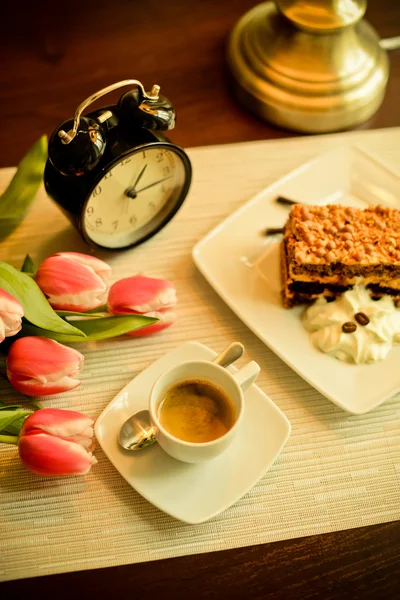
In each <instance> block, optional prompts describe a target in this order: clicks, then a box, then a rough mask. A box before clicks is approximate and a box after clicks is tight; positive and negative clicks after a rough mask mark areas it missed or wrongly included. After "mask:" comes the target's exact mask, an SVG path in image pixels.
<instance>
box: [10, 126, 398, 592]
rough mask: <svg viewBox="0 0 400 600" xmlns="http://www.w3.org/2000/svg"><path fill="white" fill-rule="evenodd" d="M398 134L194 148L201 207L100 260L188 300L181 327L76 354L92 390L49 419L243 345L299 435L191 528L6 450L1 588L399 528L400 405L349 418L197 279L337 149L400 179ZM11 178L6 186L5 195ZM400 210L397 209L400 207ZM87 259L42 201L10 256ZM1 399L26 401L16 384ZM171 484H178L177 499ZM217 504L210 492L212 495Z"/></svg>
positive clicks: (182, 305) (96, 479)
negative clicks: (231, 225) (41, 472)
mask: <svg viewBox="0 0 400 600" xmlns="http://www.w3.org/2000/svg"><path fill="white" fill-rule="evenodd" d="M399 141H400V130H399V129H392V130H381V131H374V132H356V133H348V134H340V135H333V136H332V135H331V136H320V137H308V138H302V139H294V140H279V141H267V142H256V143H246V144H238V145H227V146H219V147H206V148H197V149H192V150H191V151H189V153H190V156H191V159H192V161H193V167H194V183H193V188H192V190H191V193H190V196H189V197H188V199H187V200H186V202H185V204H184V206H183V208H182V209H181V211H180V212H179V214H178V216H177V217H176V218H175V219H174V220H173V221H172V222H171V223H170V224H169V225H168V226H167V227H166V228H165V229H164V230H163V231H162V232H161V233H159V234H158V235H157V236H156V237H155V238H154V239H152V240H151V241H149V242H148V243H146V244H145V245H143V246H141V247H139V248H137V249H134V250H131V251H126V252H122V253H117V254H106V253H98V254H97V256H99V257H100V258H103V259H105V260H106V261H107V262H109V264H111V266H112V268H113V280H117V279H120V278H122V277H126V276H129V275H132V274H135V273H138V272H144V273H146V274H148V275H150V276H155V277H165V278H168V279H170V280H171V281H173V282H174V283H175V285H176V287H177V290H178V296H179V304H178V321H177V322H176V323H175V324H174V325H173V327H171V328H170V329H168V330H166V331H165V332H163V333H160V334H158V335H155V336H153V337H148V338H141V339H140V338H138V339H131V338H126V339H125V338H120V339H118V340H117V339H114V340H109V341H104V342H97V343H89V344H86V345H83V344H81V345H76V347H77V348H78V349H79V350H81V351H82V352H83V353H84V354H85V357H86V364H85V369H84V371H83V373H82V385H81V386H80V387H79V388H77V389H76V390H74V391H72V392H68V393H65V394H61V395H59V396H54V397H51V398H49V399H47V400H45V401H44V404H45V405H46V406H52V407H60V408H68V409H75V410H81V411H82V412H85V413H87V414H89V415H91V416H92V417H94V418H96V417H97V416H98V415H99V414H100V413H101V412H102V410H103V409H104V407H105V406H106V405H107V404H108V403H109V402H110V401H111V400H112V399H113V398H114V396H115V395H116V394H117V392H118V391H119V390H120V389H121V388H122V387H123V386H125V385H126V384H127V383H128V381H130V380H131V379H132V378H133V377H135V375H137V374H138V373H139V372H140V371H141V370H142V369H143V368H145V367H147V366H148V365H149V364H150V363H151V362H152V361H154V360H155V359H157V358H159V357H160V356H162V355H163V354H164V353H165V352H168V351H169V350H171V349H173V348H175V347H176V346H177V345H179V344H180V343H182V342H184V341H187V340H190V339H191V340H198V341H200V342H202V343H203V344H207V345H208V346H209V347H211V348H212V349H213V350H215V351H217V352H219V351H221V350H222V349H223V348H224V347H225V346H226V345H227V343H229V342H231V341H233V340H240V341H241V342H242V343H243V344H244V345H245V347H246V353H245V356H244V357H243V359H241V361H239V363H238V366H241V365H242V364H244V363H245V362H247V361H248V360H252V359H253V360H256V361H257V362H258V363H259V364H260V366H261V369H262V373H261V375H260V377H259V380H258V385H259V386H260V387H261V388H262V389H263V390H264V391H265V392H266V393H267V394H268V395H269V396H270V398H271V399H272V400H273V401H274V402H275V403H276V404H277V405H278V406H279V407H280V408H281V409H282V410H283V412H284V413H285V414H286V416H287V417H288V418H289V420H290V422H291V424H292V434H291V437H290V438H289V441H288V442H287V444H286V446H285V448H284V450H283V452H282V453H281V455H280V456H279V457H278V459H277V460H276V462H275V463H274V465H273V466H272V467H271V469H270V470H269V471H268V472H267V473H266V474H265V476H264V477H263V478H262V479H261V480H260V482H259V483H258V484H257V485H256V486H255V487H254V488H253V489H252V490H251V491H250V492H249V493H247V494H246V495H245V496H244V497H243V498H242V499H241V500H240V501H238V502H237V503H236V504H235V505H233V506H232V507H231V508H230V509H228V510H226V511H225V512H223V513H222V514H220V515H219V516H217V517H215V518H214V519H212V520H211V521H208V522H206V523H203V524H201V525H196V526H193V525H186V524H184V523H181V522H179V521H176V520H174V519H173V518H171V517H169V516H167V515H165V514H164V513H162V512H160V511H159V510H158V509H156V508H155V507H153V506H152V505H151V504H149V503H148V502H147V501H146V500H144V499H143V498H142V497H141V496H140V495H139V494H138V493H137V492H135V490H133V489H132V488H131V487H130V486H129V485H128V484H127V483H126V481H125V480H124V479H123V478H122V477H121V476H120V475H119V473H118V472H117V471H116V470H115V469H114V467H113V466H112V465H111V464H110V463H109V461H108V460H107V458H106V457H105V455H104V454H103V453H102V451H101V449H100V448H97V450H96V452H95V454H96V456H97V458H98V461H99V463H98V464H97V465H96V466H95V467H94V468H93V469H92V470H91V471H90V473H89V474H88V475H86V476H84V477H70V478H67V477H61V478H45V477H37V476H34V475H32V474H30V473H29V472H28V471H26V470H25V469H24V468H23V467H22V465H20V463H19V461H18V458H17V453H16V448H15V447H11V446H10V447H8V446H2V447H0V532H1V534H0V557H1V558H0V580H2V581H5V580H11V579H18V578H24V577H32V576H40V575H45V574H51V573H61V572H67V571H77V570H82V569H91V568H97V567H106V566H112V565H121V564H127V563H135V562H140V561H148V560H156V559H161V558H166V557H175V556H181V555H186V554H195V553H200V552H209V551H217V550H222V549H226V548H233V547H240V546H246V545H252V544H261V543H266V542H271V541H275V540H283V539H289V538H294V537H301V536H308V535H312V534H321V533H324V532H330V531H336V530H343V529H347V528H352V527H359V526H363V525H370V524H375V523H382V522H387V521H392V520H396V519H398V518H399V517H400V420H399V417H400V395H398V396H396V397H394V398H392V399H391V400H389V401H387V402H385V403H384V404H383V405H382V406H381V407H379V408H378V409H376V410H374V411H372V412H370V413H368V414H365V415H361V416H352V415H349V414H348V413H345V412H343V411H342V410H340V409H339V408H337V407H336V406H335V405H333V404H332V403H331V402H329V400H327V399H326V398H324V397H323V396H321V395H320V394H319V393H318V392H317V391H315V390H314V389H313V388H312V387H310V386H309V385H308V384H307V383H306V382H305V381H303V380H302V379H301V377H299V376H298V375H297V374H295V373H294V372H293V371H292V370H291V369H290V368H289V367H288V366H286V365H285V364H284V363H283V362H282V361H281V360H280V359H279V358H277V357H276V356H275V355H274V353H273V352H272V351H271V350H269V349H268V348H267V347H266V346H265V345H264V344H263V343H262V342H261V341H260V340H259V339H258V338H257V337H256V336H255V335H254V334H253V333H251V332H250V331H249V330H248V329H247V328H246V327H245V325H244V324H243V323H242V322H241V321H240V320H239V319H238V318H237V317H236V316H235V315H234V314H233V313H232V312H231V311H230V309H229V308H227V306H226V305H225V304H224V302H223V301H222V300H221V299H220V298H219V296H218V295H217V294H216V293H215V292H214V291H213V289H212V288H211V287H210V286H209V285H208V284H207V282H206V281H205V280H204V279H203V277H202V276H201V275H200V274H199V273H198V271H197V270H196V268H195V266H194V264H193V261H192V259H191V250H192V248H193V246H194V245H195V243H196V242H197V241H199V240H200V239H201V238H202V237H203V236H204V235H205V234H206V233H207V232H208V231H209V230H210V229H211V228H213V227H215V226H216V225H217V224H218V223H219V222H221V221H222V220H223V219H224V218H225V217H226V216H227V215H229V214H230V213H231V212H233V211H234V210H236V209H237V208H238V207H239V206H241V205H242V204H243V203H244V202H246V201H247V200H248V199H249V198H251V197H252V196H253V195H254V194H255V193H257V192H258V191H260V190H261V189H262V188H264V187H265V186H267V185H268V184H270V183H272V182H273V181H275V180H276V179H278V178H279V177H281V176H283V175H284V174H286V173H287V172H289V171H290V170H292V169H293V168H295V167H297V166H299V165H300V164H302V163H303V162H304V161H306V160H308V159H309V158H312V157H314V156H316V155H318V154H319V153H320V152H322V151H325V150H327V149H329V148H331V147H333V146H336V145H339V144H343V143H354V142H355V143H357V144H359V145H360V146H362V148H364V149H366V150H367V151H368V152H370V153H371V154H375V155H377V156H378V157H380V158H382V159H383V160H384V161H386V163H387V165H388V167H389V168H392V169H393V170H396V168H398V167H400V144H399ZM11 174H12V169H5V170H3V171H2V172H1V173H0V176H1V180H0V181H1V184H2V187H4V186H5V185H6V183H7V181H8V180H9V177H10V176H11ZM399 201H400V198H399ZM62 250H63V251H71V250H74V251H78V252H88V249H87V247H86V246H85V244H84V243H83V242H82V241H81V240H80V238H79V236H78V234H77V233H76V232H75V231H74V230H73V229H72V228H71V226H70V224H69V223H68V221H67V220H66V219H65V217H64V216H63V215H62V214H61V212H60V211H59V210H58V208H57V207H56V206H55V205H54V204H53V203H52V202H51V201H50V200H49V199H48V198H47V197H46V196H45V193H44V192H43V191H42V192H41V193H40V195H39V197H38V199H37V201H36V202H35V204H34V206H33V207H32V209H31V210H30V211H29V214H28V215H27V217H26V218H25V220H24V222H23V223H22V224H21V225H20V227H18V229H16V230H15V231H14V232H13V233H12V235H11V236H10V237H9V238H7V240H4V241H2V242H1V243H0V258H1V260H4V261H7V262H10V263H12V264H13V265H14V266H16V267H20V266H21V264H22V262H23V258H24V256H25V254H26V253H27V252H29V253H30V254H31V255H32V257H33V259H34V260H35V261H37V262H39V261H41V260H42V259H43V258H45V257H46V256H48V255H49V254H51V253H53V252H56V251H62ZM0 398H1V399H2V400H4V401H7V402H10V403H16V402H19V401H20V397H19V396H18V394H17V393H16V392H14V391H13V390H12V389H11V388H10V387H9V385H8V384H7V382H5V381H4V382H2V383H1V386H0ZM173 484H174V482H173V481H171V486H173ZM205 493H207V490H205Z"/></svg>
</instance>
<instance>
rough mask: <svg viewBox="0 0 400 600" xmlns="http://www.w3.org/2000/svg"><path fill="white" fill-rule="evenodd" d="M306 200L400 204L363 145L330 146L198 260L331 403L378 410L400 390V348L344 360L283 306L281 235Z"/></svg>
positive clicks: (269, 192)
mask: <svg viewBox="0 0 400 600" xmlns="http://www.w3.org/2000/svg"><path fill="white" fill-rule="evenodd" d="M279 195H280V196H285V197H287V198H290V199H293V200H296V201H299V202H302V203H305V204H328V203H330V204H335V203H336V204H344V205H351V206H356V207H360V208H363V207H365V206H367V205H368V204H382V205H385V206H390V207H394V208H395V207H400V179H399V176H397V175H396V173H394V172H393V171H391V170H390V169H389V168H388V167H386V166H385V165H383V164H380V163H378V162H377V161H375V160H373V159H372V158H371V157H370V156H368V155H367V154H365V153H364V152H363V151H362V150H361V149H359V148H357V147H354V146H353V147H351V146H344V147H340V148H336V149H334V150H331V151H329V152H327V153H325V154H323V155H321V156H319V157H317V158H316V159H314V160H312V161H310V162H308V163H306V164H304V165H303V166H301V167H300V168H298V169H296V170H295V171H293V172H291V173H289V174H288V175H287V176H285V177H284V178H283V179H281V180H279V181H277V182H276V183H275V184H273V185H272V186H270V187H268V188H267V189H265V190H263V191H262V192H260V193H259V194H258V195H257V196H255V197H254V198H253V199H252V200H250V201H249V202H247V203H246V204H245V205H244V206H242V207H241V208H240V209H239V210H238V211H236V212H235V213H234V214H232V215H231V216H230V217H228V219H226V220H225V221H224V222H223V223H221V224H220V225H219V226H218V227H216V228H215V229H214V230H213V231H211V232H210V233H209V234H208V235H207V236H206V237H205V238H204V239H203V240H201V241H200V242H199V243H198V244H197V245H196V246H195V248H194V249H193V258H194V261H195V263H196V265H197V267H198V268H199V270H200V271H201V272H202V274H203V275H204V277H205V278H206V279H207V280H208V282H209V283H210V284H211V285H212V286H213V288H214V289H215V290H216V292H217V293H218V294H219V295H220V296H221V297H222V298H223V300H224V301H225V302H226V303H227V304H228V306H230V308H231V309H232V310H233V311H234V312H235V313H236V314H237V315H238V317H239V318H240V319H241V320H242V321H243V322H244V323H245V324H246V325H247V326H248V327H249V328H250V329H251V330H252V331H253V332H254V333H255V334H256V335H258V337H259V338H261V339H262V340H263V341H264V342H265V343H266V344H267V345H268V346H269V347H270V348H271V349H272V350H273V351H274V352H275V353H276V354H277V355H278V356H279V357H280V358H281V359H282V360H284V361H285V362H286V363H287V364H288V365H289V366H290V367H291V368H292V369H293V370H294V371H296V373H298V374H299V375H301V377H303V378H304V379H305V380H306V381H307V382H308V383H310V384H311V385H312V386H314V387H315V388H316V389H317V390H319V391H320V392H321V394H323V395H324V396H326V397H327V398H329V400H331V401H332V402H334V403H335V404H337V405H338V406H340V407H341V408H342V409H343V410H346V411H348V412H350V413H353V414H362V413H365V412H367V411H369V410H372V409H373V408H376V407H377V406H378V405H379V404H381V403H382V402H383V401H384V400H386V399H388V398H390V397H391V396H392V395H393V394H395V393H396V392H397V391H399V390H400V369H399V364H400V347H397V348H394V349H392V350H391V351H390V353H389V355H388V357H387V358H386V359H385V360H383V361H381V362H378V363H375V364H372V365H352V364H346V363H343V362H340V361H338V360H336V359H334V358H332V357H330V356H328V355H325V354H323V353H322V352H320V351H319V350H317V349H316V348H315V347H314V346H313V344H312V342H311V339H310V336H309V333H308V332H307V331H306V330H305V329H304V328H303V326H302V324H301V322H300V318H299V317H300V314H301V312H302V310H303V308H302V307H296V308H293V309H291V310H287V309H284V308H282V305H281V300H280V265H279V242H280V236H279V235H277V236H272V237H266V236H265V234H264V231H265V229H266V228H267V227H282V226H283V225H284V224H285V221H286V219H287V214H288V210H289V208H288V207H287V206H283V205H282V204H279V203H277V202H276V198H277V196H279Z"/></svg>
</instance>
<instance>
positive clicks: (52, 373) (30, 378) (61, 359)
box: [7, 336, 84, 396]
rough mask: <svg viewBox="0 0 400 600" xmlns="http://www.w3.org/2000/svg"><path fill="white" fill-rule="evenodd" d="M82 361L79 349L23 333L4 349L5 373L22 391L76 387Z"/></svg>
mask: <svg viewBox="0 0 400 600" xmlns="http://www.w3.org/2000/svg"><path fill="white" fill-rule="evenodd" d="M83 364H84V357H83V355H82V354H81V353H80V352H77V350H74V349H72V348H69V347H68V346H63V345H62V344H59V343H58V342H56V341H55V340H51V339H47V338H42V337H40V336H38V337H23V338H20V339H19V340H16V341H15V342H14V343H13V344H12V345H11V348H10V350H9V352H8V356H7V377H8V379H9V381H10V383H11V385H12V386H13V387H15V389H17V390H18V391H19V392H21V393H22V394H26V395H28V396H48V395H51V394H59V393H61V392H64V391H67V390H72V389H74V388H76V387H78V385H80V383H81V382H80V381H79V380H78V379H76V375H77V374H78V373H79V372H80V371H81V370H82V369H83Z"/></svg>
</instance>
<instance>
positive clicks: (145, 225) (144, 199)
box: [44, 79, 192, 250]
mask: <svg viewBox="0 0 400 600" xmlns="http://www.w3.org/2000/svg"><path fill="white" fill-rule="evenodd" d="M128 85H129V86H131V88H132V89H131V90H130V91H128V92H126V93H125V94H124V95H123V96H122V97H121V98H120V100H119V102H118V104H117V105H113V106H107V107H105V108H101V109H98V110H96V111H94V112H91V113H89V114H87V115H86V116H85V117H83V116H82V113H83V111H84V110H85V109H86V108H87V107H88V106H89V105H90V104H91V103H93V102H95V101H96V100H97V99H98V98H100V97H101V96H104V95H105V94H108V93H109V92H112V91H113V90H115V89H118V88H121V87H123V86H128ZM174 125H175V109H174V107H173V105H172V104H171V102H170V101H169V100H168V99H167V98H165V97H164V96H161V95H160V87H159V86H158V85H153V87H152V89H151V91H150V92H146V91H145V89H144V87H143V85H142V84H141V83H140V81H137V80H136V79H129V80H125V81H119V82H117V83H115V84H113V85H110V86H108V87H106V88H104V89H102V90H100V91H98V92H96V93H95V94H93V95H92V96H90V97H89V98H87V99H86V100H84V101H83V102H82V103H81V104H80V105H79V106H78V108H77V110H76V112H75V116H74V118H73V119H69V120H67V121H65V122H64V123H62V124H61V125H60V126H59V127H57V129H56V130H55V131H54V132H53V134H52V136H51V138H50V141H49V148H48V160H47V163H46V167H45V172H44V183H45V188H46V191H47V193H48V195H49V196H50V197H51V198H52V199H53V200H54V201H55V202H56V203H57V204H58V206H59V207H60V208H61V209H62V211H63V212H64V213H65V214H66V216H67V217H68V218H69V219H70V221H71V222H72V223H73V225H74V226H75V227H76V228H77V229H78V231H79V233H80V234H81V236H82V237H83V239H84V240H85V241H86V242H87V243H88V244H89V245H90V246H92V247H95V248H103V249H104V248H105V249H108V250H122V249H124V248H130V247H132V246H136V245H138V244H141V243H142V242H144V241H145V240H147V239H148V238H150V237H151V236H153V235H154V234H155V233H157V232H158V231H159V230H160V229H162V228H163V227H164V226H165V225H166V224H167V223H168V222H169V221H170V220H171V218H172V217H173V216H174V215H175V214H176V212H177V211H178V209H179V208H180V206H181V205H182V203H183V201H184V199H185V197H186V195H187V193H188V191H189V187H190V183H191V178H192V168H191V164H190V160H189V158H188V156H187V154H186V153H185V151H184V150H183V149H182V148H180V147H179V146H176V145H175V144H173V143H172V142H171V141H170V140H169V139H168V138H166V137H165V136H164V135H163V134H162V133H161V131H166V130H170V129H173V127H174Z"/></svg>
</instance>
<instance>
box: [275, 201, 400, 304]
mask: <svg viewBox="0 0 400 600" xmlns="http://www.w3.org/2000/svg"><path fill="white" fill-rule="evenodd" d="M281 270H282V299H283V305H284V306H285V308H291V307H292V306H295V305H297V304H304V303H307V304H309V303H311V302H313V301H314V300H316V298H319V297H320V296H324V297H325V298H327V299H329V298H332V299H334V298H336V297H337V296H339V295H340V294H342V293H343V292H345V291H346V290H348V289H350V288H352V287H353V285H354V284H358V285H364V286H366V287H367V288H369V290H370V292H371V296H372V297H374V298H380V297H381V296H382V295H384V294H388V295H390V296H392V297H393V299H394V300H400V211H398V210H395V209H392V208H385V207H382V206H370V207H368V208H366V209H364V210H362V209H359V208H353V207H346V206H339V205H327V206H306V205H300V204H296V205H295V206H293V208H292V209H291V211H290V214H289V218H288V220H287V223H286V225H285V229H284V236H283V240H282V247H281Z"/></svg>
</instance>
